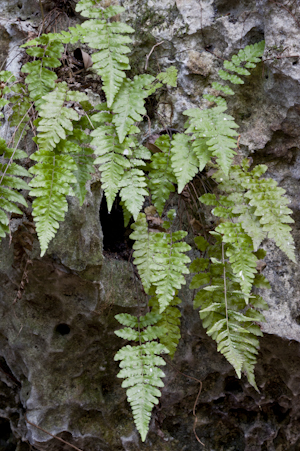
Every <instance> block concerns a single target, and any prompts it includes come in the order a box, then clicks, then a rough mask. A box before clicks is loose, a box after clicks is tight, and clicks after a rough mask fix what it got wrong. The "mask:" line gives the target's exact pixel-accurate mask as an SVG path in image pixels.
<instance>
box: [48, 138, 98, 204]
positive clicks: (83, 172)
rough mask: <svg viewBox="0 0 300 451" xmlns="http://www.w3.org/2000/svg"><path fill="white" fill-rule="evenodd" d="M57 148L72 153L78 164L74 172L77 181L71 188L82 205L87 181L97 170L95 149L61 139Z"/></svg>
mask: <svg viewBox="0 0 300 451" xmlns="http://www.w3.org/2000/svg"><path fill="white" fill-rule="evenodd" d="M56 150H57V151H58V152H59V153H60V154H62V155H63V154H66V155H70V156H71V157H72V159H73V161H74V163H75V164H76V170H75V171H74V172H73V175H74V177H75V179H76V183H74V184H73V185H72V186H71V188H72V189H73V192H74V195H75V196H76V197H78V199H79V203H80V205H82V204H83V202H84V199H85V196H86V183H87V181H88V180H91V174H93V173H94V171H95V169H94V164H93V163H94V159H93V150H92V149H90V148H89V147H80V146H79V145H78V144H76V143H74V142H71V141H69V140H61V141H60V142H59V144H58V145H57V147H56Z"/></svg>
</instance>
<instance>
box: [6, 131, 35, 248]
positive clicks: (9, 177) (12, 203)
mask: <svg viewBox="0 0 300 451" xmlns="http://www.w3.org/2000/svg"><path fill="white" fill-rule="evenodd" d="M0 157H1V159H0V161H1V163H0V239H1V238H4V237H5V235H6V233H9V227H8V224H9V219H8V216H7V213H16V214H21V215H22V211H21V210H20V209H19V207H18V206H17V205H16V204H18V203H19V204H21V205H24V206H25V207H27V202H26V201H25V199H24V197H23V196H22V194H21V193H19V192H18V190H22V189H25V190H28V185H27V183H25V181H24V180H22V178H21V177H29V176H30V175H29V173H28V171H27V170H26V169H25V168H23V167H22V166H20V165H18V164H16V163H14V162H13V160H14V159H21V158H26V157H27V154H26V153H25V152H23V151H22V150H18V149H9V148H8V147H7V146H6V143H5V140H4V139H2V138H0Z"/></svg>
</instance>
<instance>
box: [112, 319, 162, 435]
mask: <svg viewBox="0 0 300 451" xmlns="http://www.w3.org/2000/svg"><path fill="white" fill-rule="evenodd" d="M115 318H116V319H117V320H118V321H119V322H120V323H121V324H122V325H124V326H127V327H125V328H124V329H121V330H117V331H116V332H115V334H116V335H117V336H119V337H122V338H124V339H125V340H133V341H138V342H140V345H139V346H130V345H127V346H124V347H123V348H121V349H120V350H119V351H118V352H117V353H116V355H115V360H120V368H121V371H120V372H119V374H118V377H120V378H122V379H124V381H123V383H122V387H123V388H127V391H126V393H127V399H128V402H129V403H130V405H131V409H132V413H133V418H134V422H135V425H136V427H137V430H138V431H139V433H140V435H141V438H142V441H143V442H144V441H145V439H146V435H147V433H148V430H149V423H150V419H151V411H152V409H153V407H154V405H155V404H157V403H158V398H160V396H161V393H160V391H159V390H158V388H157V387H159V388H160V387H163V386H164V384H163V382H162V380H161V378H162V377H164V376H165V375H164V373H163V371H162V370H161V369H160V368H158V367H159V366H163V365H165V364H166V363H165V361H164V360H163V359H162V357H160V355H161V354H165V353H168V349H167V348H166V347H165V346H163V345H162V344H160V343H157V342H156V341H152V340H155V339H157V338H158V337H159V336H162V335H163V334H164V333H165V330H164V328H163V327H161V326H157V325H156V324H157V323H158V321H159V319H160V318H161V317H160V315H158V314H155V313H152V312H150V313H147V314H146V315H145V316H141V317H139V318H138V317H136V316H132V315H129V314H126V313H125V314H119V315H116V316H115Z"/></svg>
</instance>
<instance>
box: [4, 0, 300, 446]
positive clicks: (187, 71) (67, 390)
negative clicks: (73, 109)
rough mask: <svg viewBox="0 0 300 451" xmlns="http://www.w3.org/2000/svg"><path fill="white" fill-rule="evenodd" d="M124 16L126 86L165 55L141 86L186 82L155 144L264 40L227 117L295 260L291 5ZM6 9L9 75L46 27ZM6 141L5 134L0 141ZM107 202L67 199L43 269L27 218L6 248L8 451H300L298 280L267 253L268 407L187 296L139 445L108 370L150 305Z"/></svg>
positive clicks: (296, 54) (28, 13) (130, 4)
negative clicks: (278, 196) (227, 63)
mask: <svg viewBox="0 0 300 451" xmlns="http://www.w3.org/2000/svg"><path fill="white" fill-rule="evenodd" d="M74 3H75V2H71V1H61V2H54V1H53V2H46V1H45V2H44V1H43V2H42V4H43V9H44V14H45V15H46V14H47V13H48V12H49V11H51V10H52V11H53V9H54V8H55V7H56V8H59V9H60V10H61V11H63V8H68V10H66V9H65V11H63V12H62V14H61V16H62V17H66V14H65V13H66V11H67V12H68V14H69V13H70V10H69V8H72V6H73V4H74ZM121 3H122V4H123V6H124V7H125V8H126V12H125V13H124V17H123V19H124V20H125V21H127V22H128V23H130V24H131V25H132V26H133V27H134V28H135V29H136V30H137V31H136V34H135V36H134V46H133V51H132V61H133V63H132V74H134V73H135V72H143V71H144V67H145V62H146V56H147V55H148V54H149V52H150V50H151V49H152V47H153V45H155V44H156V43H161V44H160V45H159V46H157V47H156V48H155V50H154V51H153V53H152V55H151V56H150V58H149V64H148V70H149V71H150V72H153V73H154V72H155V73H156V72H157V67H159V68H161V69H162V68H164V67H166V66H168V65H170V64H173V65H175V66H176V67H177V69H178V70H179V77H178V87H177V88H172V89H169V90H167V91H165V92H164V93H163V97H162V99H161V102H160V104H159V105H158V106H157V105H154V109H153V115H152V118H151V122H152V127H153V132H157V131H160V129H161V128H162V127H163V126H162V125H161V122H162V123H168V124H170V125H171V126H172V127H173V128H175V129H181V128H182V127H183V123H184V116H183V115H182V112H183V111H184V110H185V109H187V108H191V107H195V106H199V105H205V102H204V101H203V99H202V95H203V93H209V92H211V82H212V81H216V80H217V71H218V69H220V67H221V64H222V60H223V59H226V58H229V57H231V55H232V54H233V53H234V52H237V51H238V50H239V49H240V48H241V47H243V46H245V45H247V44H251V43H254V42H258V41H260V40H261V39H263V38H264V39H265V41H266V51H265V62H264V64H263V65H260V66H259V67H257V69H256V70H255V71H254V72H253V73H252V75H251V76H250V77H249V79H247V80H245V84H244V85H242V86H239V87H238V88H237V90H236V92H237V94H236V96H234V98H233V99H232V100H230V101H229V109H230V112H231V114H232V115H233V116H234V117H235V118H236V120H237V122H238V124H239V126H240V129H239V130H240V133H241V139H240V147H241V152H242V153H243V154H244V155H250V156H251V157H252V158H253V160H254V161H255V162H257V163H260V162H264V163H267V164H268V166H269V171H268V175H269V176H271V177H273V178H275V179H276V180H277V181H278V182H279V183H280V186H282V187H283V188H285V189H286V190H287V194H288V196H289V198H290V199H291V207H292V208H293V211H294V219H295V225H294V229H293V234H294V237H295V241H296V246H297V251H298V252H299V246H300V243H299V240H300V233H299V230H300V215H299V190H300V188H299V186H300V185H299V178H300V166H299V152H300V150H299V149H300V132H299V130H300V129H299V115H300V109H299V108H300V107H299V105H300V89H299V79H300V70H299V67H300V66H299V65H300V48H299V47H300V40H299V37H300V24H299V13H300V7H299V5H298V3H297V2H286V3H285V4H284V5H283V6H281V5H280V3H279V2H273V1H272V0H270V1H266V0H257V1H254V0H243V1H235V0H231V1H229V0H216V1H214V2H213V1H212V0H158V1H155V2H154V1H144V0H124V1H122V2H121ZM0 5H1V11H2V12H1V18H0V39H1V44H2V45H1V52H0V59H1V62H2V63H4V62H5V58H7V61H8V63H10V66H9V67H8V69H13V70H14V71H15V72H17V71H18V64H19V61H20V59H21V57H22V54H21V53H20V51H19V48H18V46H19V45H20V44H21V43H22V42H23V40H24V39H26V38H27V36H28V33H29V32H32V33H35V32H36V30H37V27H38V25H39V23H40V20H41V11H40V8H39V1H38V0H36V1H35V0H19V1H6V0H2V1H1V2H0ZM52 14H53V13H52ZM69 15H70V14H69ZM70 20H72V21H74V22H75V21H76V20H77V19H76V17H75V18H74V17H72V18H71V19H70ZM58 26H60V27H61V26H62V23H60V24H59V25H58ZM157 113H158V114H157ZM6 132H7V130H6V129H5V128H4V129H3V130H2V134H3V135H4V134H5V133H6ZM101 202H102V193H101V189H100V184H99V181H97V180H96V179H94V180H93V181H92V183H91V185H90V187H89V189H88V195H87V198H86V200H85V202H84V204H83V206H82V207H80V206H79V204H78V203H77V201H76V200H74V199H73V198H70V199H69V212H68V215H67V218H66V222H65V223H64V224H62V225H61V228H60V230H59V232H58V234H57V236H56V238H55V239H54V240H53V243H52V244H51V246H50V248H49V251H48V253H47V255H46V256H45V257H44V258H42V259H41V258H40V257H39V248H38V244H37V241H36V239H35V237H34V229H33V226H32V218H31V217H30V212H28V215H27V218H25V217H24V218H23V219H21V218H14V219H13V220H12V224H11V229H12V232H13V233H12V240H10V238H9V237H8V238H6V239H4V240H2V242H1V251H0V281H1V282H0V451H13V450H15V449H17V450H18V451H27V450H29V449H30V447H31V446H33V447H34V448H36V449H39V450H45V451H48V450H49V451H50V450H52V449H53V450H54V449H66V450H67V449H71V448H69V447H68V445H66V444H64V443H62V442H60V441H59V440H58V439H57V438H54V437H53V435H56V436H58V437H59V438H61V439H62V440H65V441H67V442H69V443H71V444H73V445H74V446H76V447H77V448H80V449H81V450H84V451H113V450H114V451H115V450H120V451H121V450H125V451H137V450H145V451H146V450H148V449H153V450H157V451H160V450H170V451H178V450H182V451H183V450H188V451H194V450H195V451H196V450H199V449H205V450H209V451H221V450H224V451H296V450H298V449H300V431H299V427H298V421H299V413H298V405H299V401H300V399H299V394H300V376H299V375H300V344H299V342H300V313H299V312H300V309H299V304H300V295H299V290H300V288H299V287H300V272H299V270H298V265H296V264H293V263H291V262H289V261H287V260H286V258H285V257H284V256H283V254H282V253H281V252H280V251H279V250H277V249H276V248H275V246H273V244H272V243H270V242H267V243H265V247H266V249H267V250H268V255H267V257H266V259H265V262H266V267H265V268H264V269H263V271H264V274H265V275H266V276H267V277H268V279H269V280H270V283H271V286H272V289H271V290H270V291H269V292H265V293H264V297H265V299H266V300H267V301H268V303H269V305H270V310H269V311H268V312H267V313H266V317H267V322H266V323H265V324H264V325H262V329H263V330H264V331H265V332H266V333H265V336H264V338H262V339H261V351H260V354H259V358H258V365H257V368H256V379H257V384H258V387H259V390H260V392H259V393H257V392H256V391H255V390H254V389H253V388H252V387H251V386H250V385H249V384H248V383H247V381H246V380H245V379H244V378H242V379H241V380H238V379H237V378H236V377H235V374H234V371H233V369H232V367H231V366H230V365H229V364H228V363H227V362H226V361H225V359H224V358H223V357H222V356H221V355H220V354H218V353H217V352H216V346H215V344H214V343H213V342H212V341H211V340H210V339H209V338H208V337H207V336H206V334H205V332H204V330H203V329H202V327H201V324H200V321H199V316H198V313H197V312H195V311H193V309H192V293H190V292H189V290H188V289H187V288H185V289H184V290H182V293H181V294H182V296H181V297H182V299H183V303H182V305H181V312H182V318H183V321H182V341H181V343H180V346H179V349H178V351H177V354H176V356H175V359H174V361H173V363H172V364H167V366H166V375H167V376H166V378H165V387H164V388H163V390H162V398H161V402H160V404H159V405H158V406H157V407H156V408H155V409H154V412H153V416H152V421H151V427H150V432H149V435H148V439H147V441H146V442H145V444H141V442H140V439H139V436H138V434H137V432H136V430H135V427H134V425H133V421H132V416H131V413H130V410H129V406H128V404H127V402H126V394H125V391H124V390H123V389H122V388H121V385H120V380H119V379H118V378H117V377H116V374H117V372H118V366H117V363H116V362H114V360H113V357H114V354H115V352H116V351H117V350H118V349H119V348H120V346H121V340H120V339H119V338H117V337H116V336H115V334H114V329H115V328H116V327H118V326H117V322H116V320H115V319H114V315H115V314H117V313H120V312H125V311H126V312H129V313H130V312H134V311H135V310H136V308H137V305H138V304H139V303H143V299H144V298H143V294H142V291H141V288H140V284H139V281H138V279H137V277H136V274H135V272H134V269H133V268H132V265H131V264H130V263H129V262H128V261H127V260H128V254H126V252H123V250H122V252H119V251H118V249H121V247H120V246H119V247H118V248H114V249H112V248H110V249H109V252H104V253H103V233H102V229H103V230H105V227H104V222H105V221H106V220H107V218H106V217H105V215H104V213H103V215H102V216H100V218H99V211H100V204H101ZM24 220H25V222H24ZM101 223H102V226H103V227H101ZM105 233H106V232H105ZM105 233H104V235H105ZM122 233H123V232H122ZM104 239H105V236H104ZM118 240H120V237H118ZM24 243H27V247H26V245H25V244H24ZM126 246H127V244H126ZM25 249H27V250H28V249H30V252H29V253H28V252H26V250H25ZM28 254H29V256H28ZM125 255H127V259H126V260H125V259H124V256H125ZM22 282H23V283H24V287H23V286H22ZM199 381H201V382H202V391H201V394H200V396H199V398H198V397H197V394H198V391H199V387H200V382H199ZM195 404H197V405H195ZM193 411H195V415H194V414H193ZM41 428H42V429H44V431H47V432H44V431H43V430H42V429H41ZM49 434H52V436H51V435H49ZM197 437H198V439H197ZM199 440H201V441H202V442H203V443H204V444H205V447H204V446H202V444H201V443H199Z"/></svg>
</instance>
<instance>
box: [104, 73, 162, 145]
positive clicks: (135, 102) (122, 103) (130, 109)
mask: <svg viewBox="0 0 300 451" xmlns="http://www.w3.org/2000/svg"><path fill="white" fill-rule="evenodd" d="M153 80H154V77H152V76H151V75H136V76H135V77H134V79H133V80H129V79H126V80H125V81H124V82H123V84H122V86H121V87H120V90H119V92H118V94H117V95H116V97H115V99H114V103H113V105H112V109H113V111H114V113H115V114H114V116H113V123H114V124H115V125H116V129H117V133H118V137H119V140H120V142H121V143H122V142H123V141H124V139H125V137H126V135H127V134H128V132H129V130H130V128H131V126H132V125H133V124H134V122H140V121H141V120H142V119H143V115H145V114H146V109H145V107H144V103H145V101H144V99H145V98H146V97H147V95H148V94H147V91H146V90H145V89H144V87H145V86H147V85H149V84H150V83H151V82H152V81H153Z"/></svg>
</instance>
